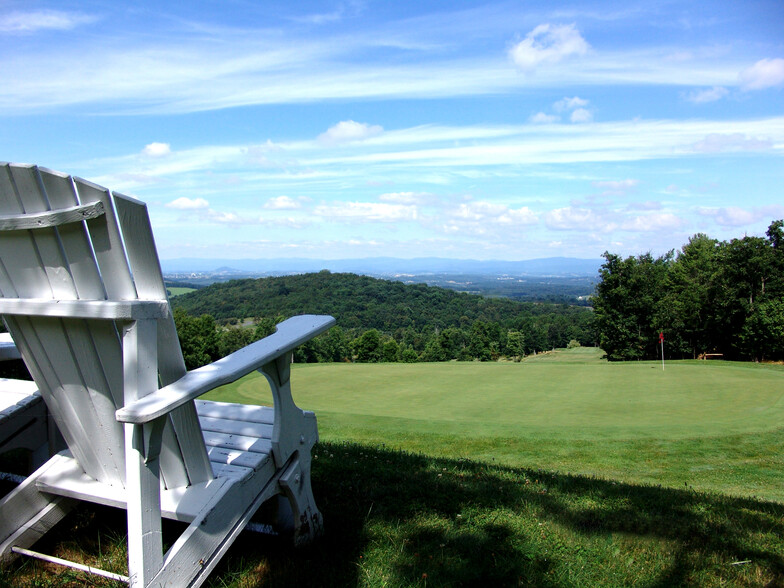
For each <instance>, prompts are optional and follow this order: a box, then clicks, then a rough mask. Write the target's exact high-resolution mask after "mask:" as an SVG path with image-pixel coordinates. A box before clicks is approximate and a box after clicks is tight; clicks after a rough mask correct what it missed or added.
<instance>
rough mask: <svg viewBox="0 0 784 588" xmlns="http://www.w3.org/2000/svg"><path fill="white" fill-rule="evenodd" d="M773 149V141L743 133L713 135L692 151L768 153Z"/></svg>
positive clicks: (700, 142) (695, 146)
mask: <svg viewBox="0 0 784 588" xmlns="http://www.w3.org/2000/svg"><path fill="white" fill-rule="evenodd" d="M771 148H773V141H771V140H770V139H758V138H755V137H749V136H747V135H745V134H743V133H732V134H722V133H711V134H709V135H706V137H705V138H704V139H703V140H701V141H698V142H697V143H694V145H692V149H693V150H694V151H696V152H698V153H724V152H737V151H766V150H768V149H771Z"/></svg>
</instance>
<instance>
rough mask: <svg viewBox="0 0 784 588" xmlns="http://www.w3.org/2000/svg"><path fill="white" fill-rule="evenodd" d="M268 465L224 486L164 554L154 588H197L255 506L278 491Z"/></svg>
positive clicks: (246, 521) (275, 477) (272, 468)
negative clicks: (159, 587) (164, 587)
mask: <svg viewBox="0 0 784 588" xmlns="http://www.w3.org/2000/svg"><path fill="white" fill-rule="evenodd" d="M277 476H278V473H276V472H275V469H274V467H273V466H272V462H271V461H270V462H269V465H268V466H267V467H265V468H264V470H263V471H261V472H257V473H256V475H254V476H252V477H250V478H249V479H248V480H247V481H245V482H240V483H234V484H231V485H230V486H228V487H226V491H225V494H224V495H223V496H215V498H214V500H213V502H212V503H210V504H208V505H206V506H205V507H204V509H203V510H202V513H201V515H200V516H199V517H198V518H196V519H194V521H193V523H191V525H190V526H189V527H188V528H187V529H186V530H185V532H184V533H183V534H182V535H180V537H179V538H178V539H177V541H176V542H175V543H174V545H172V547H171V549H169V551H168V552H167V553H166V556H165V558H164V565H163V568H162V570H161V573H160V574H159V575H158V576H156V577H155V578H153V583H154V585H155V586H158V585H160V586H169V585H172V586H200V585H201V584H202V583H203V582H204V581H205V580H206V578H207V576H208V575H209V573H210V572H211V571H212V570H213V569H214V568H215V566H216V565H217V563H218V562H219V561H220V559H221V557H223V555H224V554H225V553H226V551H227V550H228V549H229V547H230V546H231V544H232V543H233V542H234V540H235V539H236V538H237V536H238V535H239V534H240V533H241V532H242V530H243V529H244V528H245V525H246V524H247V523H248V521H249V520H250V519H251V517H252V516H253V515H254V513H255V512H256V511H257V510H258V508H259V506H261V505H262V503H264V502H265V501H267V500H268V499H270V498H272V497H273V496H275V494H277V493H278V492H279V486H278V483H277Z"/></svg>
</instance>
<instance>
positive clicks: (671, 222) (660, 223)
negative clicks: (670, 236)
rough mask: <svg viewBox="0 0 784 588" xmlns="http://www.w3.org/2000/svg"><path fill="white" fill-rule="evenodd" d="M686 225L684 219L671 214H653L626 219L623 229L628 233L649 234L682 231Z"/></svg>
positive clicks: (622, 225)
mask: <svg viewBox="0 0 784 588" xmlns="http://www.w3.org/2000/svg"><path fill="white" fill-rule="evenodd" d="M683 225H684V221H683V219H681V218H680V217H677V216H675V215H674V214H672V213H669V212H661V213H652V214H645V215H640V216H635V217H632V218H629V219H626V220H625V221H624V222H623V223H622V224H621V228H622V229H624V230H626V231H635V232H643V233H649V232H654V231H659V232H666V231H674V230H678V229H680V228H681V227H682V226H683Z"/></svg>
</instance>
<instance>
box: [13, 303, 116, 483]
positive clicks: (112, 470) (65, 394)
mask: <svg viewBox="0 0 784 588" xmlns="http://www.w3.org/2000/svg"><path fill="white" fill-rule="evenodd" d="M61 320H62V319H56V318H36V319H29V318H25V317H20V318H18V319H16V321H17V322H19V323H23V324H22V325H20V327H22V328H19V329H18V331H19V332H17V333H15V334H14V339H15V341H16V343H17V345H19V348H20V349H22V351H23V354H24V355H25V357H26V358H32V359H33V361H28V367H29V369H30V371H31V373H32V375H33V377H34V378H35V381H36V383H37V384H38V386H39V389H40V391H41V394H42V395H43V396H44V398H45V399H46V403H47V405H48V406H49V408H50V411H51V415H52V417H53V418H54V419H55V422H56V423H57V426H58V428H59V430H60V432H61V433H62V435H63V438H64V439H65V441H66V443H67V444H68V447H69V448H70V449H71V451H72V452H73V453H74V455H75V456H76V458H77V459H78V460H79V462H80V463H81V464H82V467H83V468H84V469H85V471H87V472H89V473H90V474H91V475H92V476H94V477H95V478H96V479H98V480H101V481H104V482H107V483H114V484H119V485H121V484H122V480H123V479H124V476H125V472H124V469H125V468H124V465H123V463H124V461H123V456H122V433H121V429H120V426H119V424H117V423H116V422H115V421H112V420H111V419H108V420H107V419H105V418H101V416H100V415H99V414H98V412H97V410H96V409H97V408H98V407H96V406H95V405H94V403H93V400H92V399H91V398H90V393H89V391H88V390H87V388H86V387H85V382H84V379H83V375H82V373H81V371H80V366H78V365H77V364H76V363H75V362H74V359H73V352H72V348H71V344H70V342H69V340H68V338H67V337H66V336H65V333H64V329H63V326H62V324H61V322H60V321H61ZM9 326H11V325H10V324H9ZM15 328H16V326H15ZM55 363H56V364H57V369H55V367H54V364H55Z"/></svg>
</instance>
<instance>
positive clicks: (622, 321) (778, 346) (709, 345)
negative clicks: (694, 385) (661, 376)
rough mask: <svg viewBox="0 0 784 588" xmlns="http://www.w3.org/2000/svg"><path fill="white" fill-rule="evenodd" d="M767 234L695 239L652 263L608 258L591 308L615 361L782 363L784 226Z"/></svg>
mask: <svg viewBox="0 0 784 588" xmlns="http://www.w3.org/2000/svg"><path fill="white" fill-rule="evenodd" d="M766 237H767V238H764V237H749V236H746V237H743V238H742V239H732V240H731V241H718V240H716V239H712V238H710V237H708V236H707V235H704V234H697V235H694V236H693V237H692V238H691V239H689V242H688V243H687V244H686V245H684V246H683V247H682V248H681V250H680V251H679V252H678V253H677V255H676V254H675V252H670V253H668V254H666V255H663V256H661V257H656V258H654V257H653V256H651V255H650V254H645V255H640V256H637V257H627V258H626V259H622V258H621V257H619V256H618V255H614V254H611V253H605V254H604V258H605V260H606V261H605V263H604V264H603V265H602V268H601V270H600V278H601V282H600V283H599V284H598V285H597V288H596V295H595V297H594V298H593V305H594V308H595V311H596V328H597V331H598V333H599V344H600V346H601V347H602V349H604V351H605V352H606V353H607V357H608V358H609V359H611V360H628V359H655V358H657V357H660V345H659V334H660V333H662V332H663V333H664V337H665V345H664V355H665V357H673V358H696V357H699V356H700V355H702V354H705V353H715V354H720V355H721V357H723V358H725V359H746V360H749V359H751V360H770V359H784V222H782V221H781V220H777V221H774V222H773V223H771V224H770V226H769V228H768V230H767V233H766Z"/></svg>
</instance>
